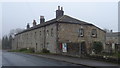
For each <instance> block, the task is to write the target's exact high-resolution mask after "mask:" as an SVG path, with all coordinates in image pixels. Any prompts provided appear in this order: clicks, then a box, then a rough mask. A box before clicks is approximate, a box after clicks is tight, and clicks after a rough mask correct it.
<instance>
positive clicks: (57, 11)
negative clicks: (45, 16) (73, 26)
mask: <svg viewBox="0 0 120 68" xmlns="http://www.w3.org/2000/svg"><path fill="white" fill-rule="evenodd" d="M63 15H64V11H63V7H61V9H60V6H58V10H56V19H57V18H60V17H62V16H63Z"/></svg>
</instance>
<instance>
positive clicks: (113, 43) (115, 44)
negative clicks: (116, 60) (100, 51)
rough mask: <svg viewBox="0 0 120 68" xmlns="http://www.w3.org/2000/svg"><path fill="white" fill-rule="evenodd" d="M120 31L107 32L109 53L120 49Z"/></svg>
mask: <svg viewBox="0 0 120 68" xmlns="http://www.w3.org/2000/svg"><path fill="white" fill-rule="evenodd" d="M119 40H120V32H112V31H111V32H108V33H106V47H105V48H106V49H105V51H106V52H108V53H115V52H118V51H120V41H119Z"/></svg>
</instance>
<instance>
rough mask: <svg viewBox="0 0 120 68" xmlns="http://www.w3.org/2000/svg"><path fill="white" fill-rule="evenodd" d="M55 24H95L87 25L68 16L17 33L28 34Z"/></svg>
mask: <svg viewBox="0 0 120 68" xmlns="http://www.w3.org/2000/svg"><path fill="white" fill-rule="evenodd" d="M53 23H70V24H81V25H93V24H90V23H87V22H84V21H81V20H77V19H75V18H72V17H70V16H68V15H63V16H62V17H60V18H58V19H56V18H54V19H52V20H49V21H46V22H45V23H41V24H38V25H36V26H34V27H31V28H28V29H25V30H23V31H22V32H19V33H17V34H16V35H18V34H21V33H24V32H27V31H31V30H34V29H37V28H40V27H44V26H47V25H50V24H53ZM93 26H94V25H93Z"/></svg>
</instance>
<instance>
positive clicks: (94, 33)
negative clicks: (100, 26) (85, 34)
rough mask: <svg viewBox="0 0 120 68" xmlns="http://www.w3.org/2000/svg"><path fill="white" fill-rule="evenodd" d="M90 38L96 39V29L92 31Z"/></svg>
mask: <svg viewBox="0 0 120 68" xmlns="http://www.w3.org/2000/svg"><path fill="white" fill-rule="evenodd" d="M92 37H97V30H96V29H92Z"/></svg>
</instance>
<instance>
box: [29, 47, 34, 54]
mask: <svg viewBox="0 0 120 68" xmlns="http://www.w3.org/2000/svg"><path fill="white" fill-rule="evenodd" d="M27 51H28V52H30V53H34V52H35V50H34V48H29V49H27Z"/></svg>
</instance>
